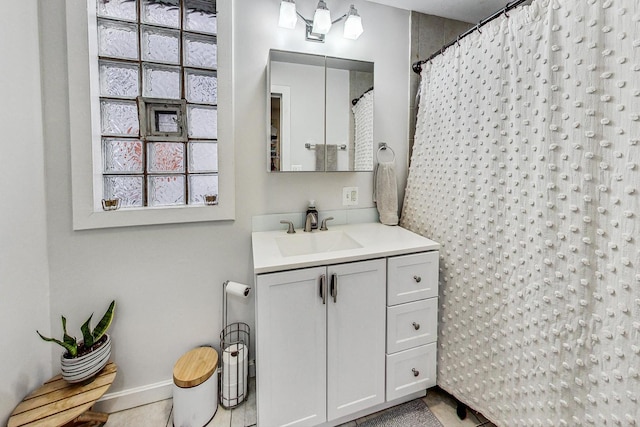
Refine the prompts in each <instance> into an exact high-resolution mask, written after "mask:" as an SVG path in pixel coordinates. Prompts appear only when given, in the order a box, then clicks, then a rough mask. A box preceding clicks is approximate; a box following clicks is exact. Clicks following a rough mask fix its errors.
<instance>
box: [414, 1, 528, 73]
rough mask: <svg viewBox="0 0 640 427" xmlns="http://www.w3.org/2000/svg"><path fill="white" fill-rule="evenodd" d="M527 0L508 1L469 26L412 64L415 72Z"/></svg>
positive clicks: (418, 71)
mask: <svg viewBox="0 0 640 427" xmlns="http://www.w3.org/2000/svg"><path fill="white" fill-rule="evenodd" d="M527 1H529V0H515V1H512V2H511V3H507V5H506V6H505V7H504V8H502V9H500V10H498V11H497V12H495V13H494V14H493V15H491V16H489V17H488V18H485V19H483V20H481V21H480V22H478V23H477V24H476V25H474V26H473V27H471V28H469V29H468V30H467V31H465V32H464V33H462V34H460V35H459V36H458V37H457V38H456V39H455V40H453V41H451V42H449V43H447V44H446V45H444V46H442V47H441V48H440V50H438V51H436V52H434V53H433V54H432V55H431V56H430V57H428V58H427V59H421V60H420V61H416V62H414V63H413V65H412V66H411V68H412V69H413V72H414V73H417V74H420V73H421V72H422V64H425V63H427V62H429V61H431V60H432V59H433V58H435V57H436V56H438V55H441V54H443V53H444V51H445V50H447V49H448V48H450V47H451V46H453V45H454V44H456V43H459V42H460V39H462V38H464V37H466V36H468V35H470V34H472V33H473V32H474V31H480V28H481V27H483V26H484V25H485V24H487V23H489V22H491V21H493V20H494V19H496V18H498V17H499V16H500V15H503V14H504V15H505V16H506V17H507V18H508V17H509V15H507V12H509V11H510V10H511V9H515V8H516V7H518V6H520V5H521V4H522V3H524V2H527ZM480 32H482V31H480Z"/></svg>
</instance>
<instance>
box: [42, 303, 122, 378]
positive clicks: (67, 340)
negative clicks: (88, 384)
mask: <svg viewBox="0 0 640 427" xmlns="http://www.w3.org/2000/svg"><path fill="white" fill-rule="evenodd" d="M115 307H116V302H115V300H114V301H111V304H110V305H109V308H108V309H107V311H106V312H105V313H104V315H103V316H102V319H100V321H99V322H98V324H97V325H96V327H95V328H93V329H92V328H91V318H92V317H93V314H92V315H91V316H89V318H88V319H87V321H86V322H84V323H83V324H82V326H81V327H80V331H81V332H82V341H79V342H78V340H77V339H76V338H75V337H72V336H70V335H68V334H67V319H66V318H65V317H64V316H62V331H63V336H62V341H60V340H57V339H55V338H48V337H45V336H44V335H42V334H41V333H40V332H39V331H36V332H37V333H38V335H39V336H40V338H42V339H43V340H45V341H49V342H54V343H56V344H58V345H60V346H62V347H63V348H64V349H65V350H66V351H65V352H64V353H63V354H62V356H61V357H60V364H61V367H62V378H63V379H64V380H65V381H67V382H69V383H80V382H85V381H88V380H91V379H93V377H95V376H96V375H97V374H98V373H99V372H100V371H101V370H102V368H104V367H105V365H106V364H107V363H108V362H109V357H110V356H111V337H110V336H109V335H108V334H107V330H108V329H109V326H111V322H112V321H113V314H114V310H115Z"/></svg>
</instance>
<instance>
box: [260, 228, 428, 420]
mask: <svg viewBox="0 0 640 427" xmlns="http://www.w3.org/2000/svg"><path fill="white" fill-rule="evenodd" d="M252 244H253V260H254V272H255V288H256V294H255V295H256V377H257V381H256V383H257V409H258V427H273V426H283V425H287V426H316V425H326V426H333V425H338V424H341V423H344V422H347V421H349V420H351V419H355V418H358V417H361V416H364V415H366V414H369V413H373V412H376V411H379V410H381V409H384V408H387V407H390V406H394V405H396V404H399V403H402V402H405V401H408V400H411V399H414V398H416V397H420V396H424V395H425V390H426V389H427V388H428V387H431V386H434V385H435V383H436V336H437V298H438V249H439V244H438V243H436V242H434V241H432V240H429V239H426V238H424V237H422V236H419V235H417V234H415V233H412V232H410V231H408V230H405V229H403V228H401V227H389V226H385V225H382V224H379V223H367V224H349V225H340V226H333V227H331V230H329V231H314V232H313V233H304V232H302V230H297V232H296V233H295V234H287V233H286V230H279V231H266V232H254V233H253V234H252Z"/></svg>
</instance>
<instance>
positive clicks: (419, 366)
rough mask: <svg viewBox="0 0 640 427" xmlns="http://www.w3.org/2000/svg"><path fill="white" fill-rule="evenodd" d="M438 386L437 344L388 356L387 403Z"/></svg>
mask: <svg viewBox="0 0 640 427" xmlns="http://www.w3.org/2000/svg"><path fill="white" fill-rule="evenodd" d="M434 385H436V343H431V344H427V345H423V346H420V347H416V348H412V349H411V350H405V351H401V352H400V353H395V354H390V355H387V402H389V401H391V400H394V399H398V398H400V397H402V396H406V395H408V394H411V393H415V392H418V391H421V390H426V389H427V388H429V387H433V386H434Z"/></svg>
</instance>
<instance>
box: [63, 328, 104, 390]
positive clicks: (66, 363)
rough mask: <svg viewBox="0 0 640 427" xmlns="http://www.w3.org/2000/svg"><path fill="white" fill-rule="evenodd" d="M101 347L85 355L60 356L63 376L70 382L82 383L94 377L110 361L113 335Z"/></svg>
mask: <svg viewBox="0 0 640 427" xmlns="http://www.w3.org/2000/svg"><path fill="white" fill-rule="evenodd" d="M106 337H107V340H106V341H105V342H104V343H102V345H101V346H100V347H98V348H97V349H96V350H94V351H92V352H91V353H88V354H85V355H84V356H80V357H75V358H73V359H68V358H66V357H64V354H63V355H62V356H61V357H60V365H61V366H62V378H63V379H64V380H65V381H67V382H69V383H80V382H83V381H86V380H88V379H90V378H92V377H94V376H95V375H96V374H97V373H98V372H100V370H101V369H102V368H104V367H105V365H106V364H107V363H108V362H109V357H110V356H111V337H110V336H109V335H106Z"/></svg>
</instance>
